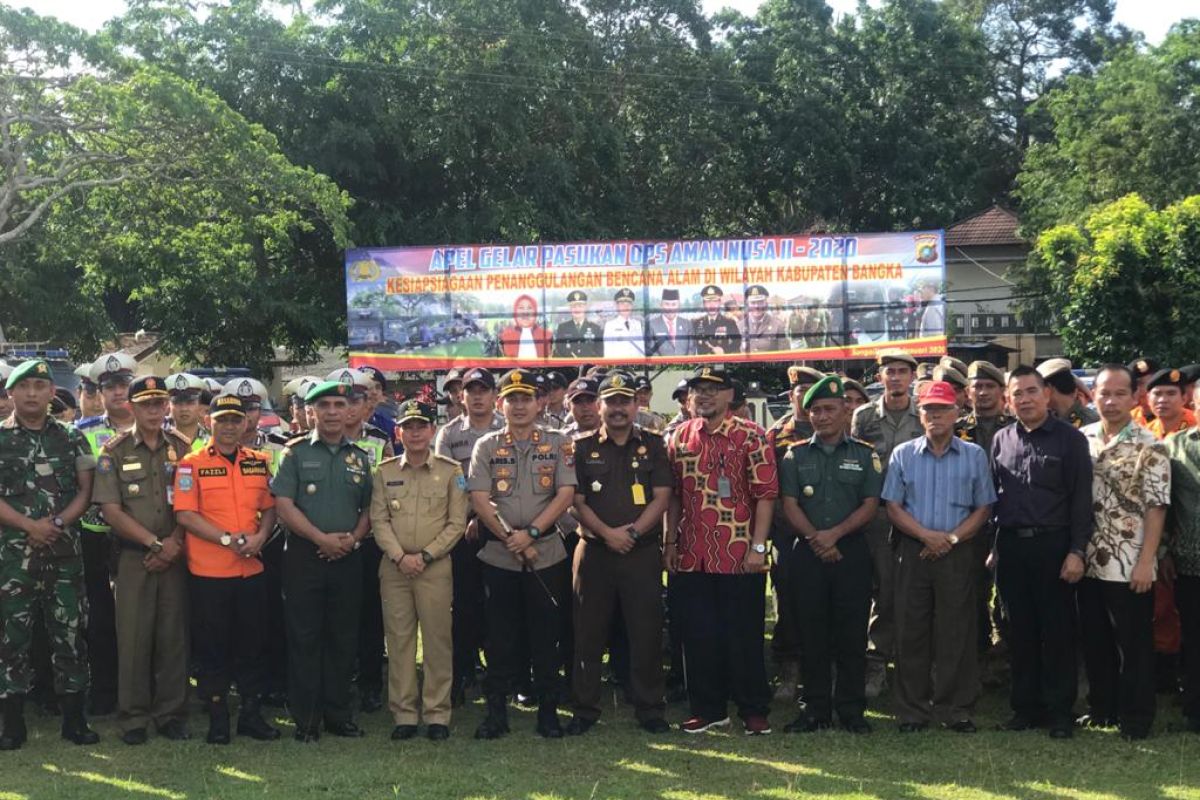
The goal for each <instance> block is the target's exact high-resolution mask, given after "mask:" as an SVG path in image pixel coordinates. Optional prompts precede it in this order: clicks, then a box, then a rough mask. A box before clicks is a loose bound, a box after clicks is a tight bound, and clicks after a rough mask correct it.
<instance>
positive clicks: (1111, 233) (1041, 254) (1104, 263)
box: [1034, 195, 1200, 364]
mask: <svg viewBox="0 0 1200 800" xmlns="http://www.w3.org/2000/svg"><path fill="white" fill-rule="evenodd" d="M1034 258H1035V259H1036V265H1037V266H1036V269H1038V270H1040V271H1041V273H1042V277H1043V280H1044V281H1045V283H1046V285H1048V286H1049V287H1050V288H1051V289H1052V290H1053V291H1054V292H1055V296H1056V297H1057V298H1059V302H1060V303H1062V304H1063V306H1064V310H1063V312H1062V327H1061V333H1062V337H1063V346H1064V349H1065V350H1066V351H1067V352H1068V353H1069V354H1070V355H1071V356H1072V357H1075V358H1078V359H1081V360H1082V361H1084V362H1085V363H1103V362H1113V361H1116V362H1121V363H1124V362H1125V361H1128V360H1129V359H1131V358H1134V357H1135V356H1145V357H1149V358H1155V359H1158V360H1160V361H1161V362H1162V363H1165V364H1183V363H1188V362H1190V361H1193V360H1195V354H1196V352H1197V351H1198V350H1200V328H1198V327H1197V326H1196V324H1195V321H1194V316H1195V313H1194V310H1195V308H1196V306H1197V303H1198V302H1200V195H1193V196H1191V197H1188V198H1186V199H1183V200H1180V201H1179V202H1177V203H1174V204H1172V205H1171V206H1169V207H1167V208H1166V209H1164V210H1162V211H1156V210H1154V209H1153V208H1152V207H1151V205H1150V204H1149V203H1147V202H1146V201H1145V200H1144V199H1142V198H1141V197H1139V196H1138V195H1129V196H1127V197H1124V198H1122V199H1120V200H1118V201H1116V202H1114V203H1111V204H1109V205H1106V206H1104V207H1102V208H1100V209H1098V210H1096V211H1095V212H1094V213H1092V214H1091V216H1089V217H1088V219H1087V221H1086V222H1085V223H1084V224H1083V225H1082V226H1078V225H1061V226H1057V227H1054V228H1051V229H1049V230H1047V231H1046V232H1044V233H1043V234H1042V235H1041V236H1040V237H1039V238H1038V242H1037V247H1036V249H1035V252H1034Z"/></svg>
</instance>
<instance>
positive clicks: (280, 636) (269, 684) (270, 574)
mask: <svg viewBox="0 0 1200 800" xmlns="http://www.w3.org/2000/svg"><path fill="white" fill-rule="evenodd" d="M285 540H286V536H285V534H283V533H282V532H280V533H279V535H278V536H276V537H275V538H274V539H272V540H271V542H270V543H268V544H267V546H266V547H264V548H263V549H262V562H263V577H265V578H266V582H267V599H266V603H267V608H266V612H267V627H266V630H264V631H263V638H264V640H265V641H264V643H263V644H264V647H263V693H264V694H276V693H279V692H285V693H286V692H287V624H286V623H285V622H284V617H283V544H284V541H285Z"/></svg>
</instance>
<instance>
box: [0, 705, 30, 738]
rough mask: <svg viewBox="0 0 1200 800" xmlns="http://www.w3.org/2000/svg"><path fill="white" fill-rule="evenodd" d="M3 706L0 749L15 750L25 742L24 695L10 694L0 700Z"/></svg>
mask: <svg viewBox="0 0 1200 800" xmlns="http://www.w3.org/2000/svg"><path fill="white" fill-rule="evenodd" d="M0 703H3V706H4V730H3V731H0V750H16V749H17V748H19V747H20V746H21V745H23V744H25V738H26V731H25V695H21V694H10V695H9V696H8V697H6V698H4V699H3V700H0Z"/></svg>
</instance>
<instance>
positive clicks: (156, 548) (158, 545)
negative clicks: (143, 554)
mask: <svg viewBox="0 0 1200 800" xmlns="http://www.w3.org/2000/svg"><path fill="white" fill-rule="evenodd" d="M162 551H163V545H162V540H161V539H155V540H154V541H153V542H151V543H150V552H151V553H154V555H158V554H159V553H161V552H162Z"/></svg>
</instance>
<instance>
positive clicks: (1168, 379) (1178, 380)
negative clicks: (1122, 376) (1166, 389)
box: [1146, 367, 1187, 391]
mask: <svg viewBox="0 0 1200 800" xmlns="http://www.w3.org/2000/svg"><path fill="white" fill-rule="evenodd" d="M1186 382H1187V381H1185V380H1184V377H1183V370H1181V369H1175V368H1173V367H1172V368H1169V369H1160V370H1159V371H1158V372H1156V373H1154V376H1153V377H1151V378H1150V382H1149V383H1147V384H1146V388H1147V389H1153V388H1155V387H1157V386H1175V387H1178V388H1179V390H1180V391H1183V385H1184V384H1185V383H1186Z"/></svg>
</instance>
